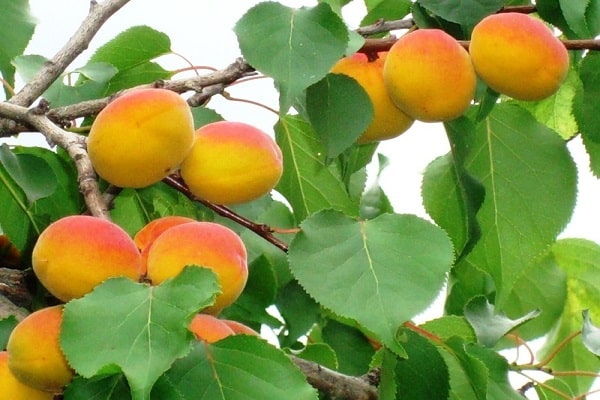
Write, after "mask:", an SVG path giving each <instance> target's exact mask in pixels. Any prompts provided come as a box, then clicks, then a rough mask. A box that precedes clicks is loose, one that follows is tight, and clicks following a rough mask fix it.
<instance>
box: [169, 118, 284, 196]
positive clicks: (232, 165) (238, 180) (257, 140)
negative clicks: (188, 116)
mask: <svg viewBox="0 0 600 400" xmlns="http://www.w3.org/2000/svg"><path fill="white" fill-rule="evenodd" d="M282 172H283V161H282V154H281V149H280V148H279V146H278V145H277V143H275V141H274V140H273V138H271V137H270V136H269V135H267V134H266V133H265V132H263V131H261V130H260V129H258V128H255V127H253V126H251V125H248V124H245V123H242V122H231V121H219V122H213V123H210V124H207V125H204V126H203V127H201V128H200V129H198V130H197V131H196V139H195V141H194V145H193V147H192V151H191V152H190V154H189V155H188V156H187V157H186V158H185V160H184V161H183V163H182V164H181V177H182V178H183V180H184V181H185V183H186V184H187V186H188V187H189V189H190V191H191V192H192V193H193V194H194V195H195V196H197V197H199V198H201V199H204V200H208V201H210V202H213V203H217V204H238V203H245V202H248V201H251V200H254V199H256V198H258V197H261V196H263V195H265V194H267V193H269V192H270V191H271V189H273V187H275V185H276V184H277V182H278V181H279V178H280V177H281V174H282Z"/></svg>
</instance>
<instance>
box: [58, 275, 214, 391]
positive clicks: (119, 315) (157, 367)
mask: <svg viewBox="0 0 600 400" xmlns="http://www.w3.org/2000/svg"><path fill="white" fill-rule="evenodd" d="M218 287H219V286H218V283H217V280H216V276H215V274H214V273H213V272H212V271H210V270H208V269H204V268H198V267H195V266H194V267H187V268H185V269H184V270H183V271H182V273H181V274H179V275H178V276H177V277H175V278H174V279H171V280H167V281H165V282H164V283H163V284H161V285H159V286H156V287H150V286H148V285H145V284H141V283H136V282H133V281H131V280H129V279H126V278H113V279H109V280H107V281H106V282H104V283H102V284H101V285H99V286H97V287H96V288H95V289H94V290H93V291H92V292H91V293H90V294H88V295H86V296H84V297H83V298H80V299H77V300H73V301H71V302H69V303H68V304H67V305H65V311H64V316H63V323H62V329H61V336H60V341H61V346H62V349H63V351H64V353H65V356H66V357H67V359H68V361H69V364H70V365H71V366H72V367H73V368H74V369H75V370H76V371H77V372H78V374H79V375H81V376H83V377H85V378H91V377H93V376H96V375H104V374H115V373H118V372H122V373H123V374H124V375H125V377H126V378H127V382H128V383H129V386H130V387H131V394H132V398H133V399H134V400H139V399H149V396H150V390H151V389H152V386H153V385H154V383H155V382H156V380H157V379H158V378H159V376H160V375H162V374H163V373H164V372H165V371H166V370H168V369H169V367H170V366H171V364H172V363H173V361H175V360H176V359H177V358H180V357H183V356H185V355H186V354H188V352H189V350H190V345H191V341H192V340H193V339H192V334H191V332H190V331H189V329H188V326H189V323H190V321H191V319H192V317H193V315H194V314H195V313H197V312H198V311H199V310H201V309H202V308H204V307H207V306H208V305H210V304H212V302H213V301H214V298H215V294H216V292H217V291H218ZM90 352H92V353H93V354H94V356H93V357H90Z"/></svg>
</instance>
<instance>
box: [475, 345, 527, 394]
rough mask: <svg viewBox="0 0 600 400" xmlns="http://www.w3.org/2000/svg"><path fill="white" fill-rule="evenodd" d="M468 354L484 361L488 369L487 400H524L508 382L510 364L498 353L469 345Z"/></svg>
mask: <svg viewBox="0 0 600 400" xmlns="http://www.w3.org/2000/svg"><path fill="white" fill-rule="evenodd" d="M466 349H467V353H468V354H469V355H470V356H472V357H474V358H477V359H479V360H480V361H482V362H483V363H484V364H485V366H486V367H487V371H488V374H489V376H488V383H487V395H486V399H487V400H523V396H521V395H520V394H519V393H517V391H516V390H515V389H513V387H512V386H511V384H510V382H509V381H508V363H507V361H506V359H505V358H504V357H502V356H501V355H500V354H498V353H497V352H495V351H493V350H491V349H488V348H485V347H481V346H478V345H474V344H471V345H467V347H466Z"/></svg>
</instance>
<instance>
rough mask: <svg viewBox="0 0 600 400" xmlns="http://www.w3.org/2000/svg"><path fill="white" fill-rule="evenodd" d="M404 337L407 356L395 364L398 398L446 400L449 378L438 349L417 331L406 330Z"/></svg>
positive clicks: (408, 399) (403, 341)
mask: <svg viewBox="0 0 600 400" xmlns="http://www.w3.org/2000/svg"><path fill="white" fill-rule="evenodd" d="M401 335H402V339H401V340H402V347H404V348H405V349H406V353H407V354H408V357H407V358H403V359H399V360H398V362H397V364H396V385H397V391H396V398H398V399H403V400H404V399H406V400H422V399H447V398H448V394H449V390H450V384H449V380H450V376H449V374H448V367H447V366H446V363H445V362H444V359H443V358H442V356H441V355H440V353H439V352H438V350H437V348H436V347H435V346H434V345H433V344H432V343H431V342H429V341H428V340H427V339H425V338H424V337H422V336H420V335H418V334H417V333H415V332H412V331H409V330H406V329H405V330H403V331H402V333H401Z"/></svg>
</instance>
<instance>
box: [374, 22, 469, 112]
mask: <svg viewBox="0 0 600 400" xmlns="http://www.w3.org/2000/svg"><path fill="white" fill-rule="evenodd" d="M383 80H384V82H385V86H386V88H387V90H388V93H389V95H390V98H391V99H392V101H393V102H394V104H395V105H396V106H397V107H398V108H400V109H401V110H402V111H404V112H405V113H406V114H408V115H410V116H411V117H412V118H414V119H418V120H420V121H425V122H439V121H449V120H452V119H455V118H458V117H459V116H461V115H462V114H463V113H464V112H465V111H466V110H467V108H468V107H469V105H470V104H471V100H472V99H473V95H474V94H475V86H476V84H477V77H476V75H475V71H474V69H473V65H472V64H471V60H470V58H469V53H467V51H466V50H465V49H464V48H463V47H462V46H461V45H460V44H459V43H458V42H457V41H456V40H455V39H454V38H453V37H452V36H450V35H448V34H447V33H446V32H444V31H442V30H440V29H419V30H416V31H414V32H411V33H408V34H406V35H404V36H402V37H401V38H400V39H398V41H396V43H394V44H393V45H392V47H391V48H390V50H389V52H388V56H387V58H386V61H385V65H384V67H383Z"/></svg>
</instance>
